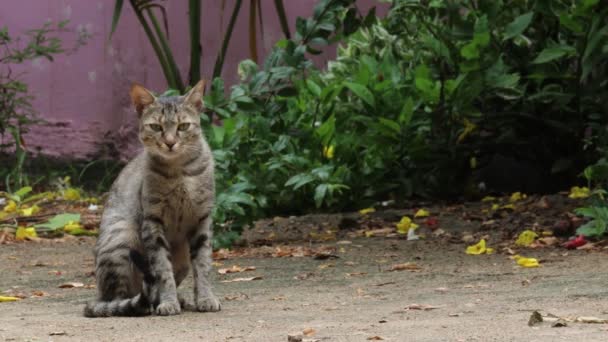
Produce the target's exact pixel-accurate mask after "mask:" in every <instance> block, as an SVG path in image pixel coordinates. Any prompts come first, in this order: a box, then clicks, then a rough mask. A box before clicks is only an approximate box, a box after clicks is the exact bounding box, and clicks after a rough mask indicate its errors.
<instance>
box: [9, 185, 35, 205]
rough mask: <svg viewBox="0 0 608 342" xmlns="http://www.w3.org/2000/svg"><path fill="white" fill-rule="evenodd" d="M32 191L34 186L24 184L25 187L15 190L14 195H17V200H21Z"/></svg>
mask: <svg viewBox="0 0 608 342" xmlns="http://www.w3.org/2000/svg"><path fill="white" fill-rule="evenodd" d="M30 192H32V187H31V186H24V187H23V188H21V189H19V190H17V191H15V193H14V194H13V196H14V197H15V198H14V199H15V200H16V201H17V202H20V201H21V200H23V198H24V197H25V195H27V194H29V193H30Z"/></svg>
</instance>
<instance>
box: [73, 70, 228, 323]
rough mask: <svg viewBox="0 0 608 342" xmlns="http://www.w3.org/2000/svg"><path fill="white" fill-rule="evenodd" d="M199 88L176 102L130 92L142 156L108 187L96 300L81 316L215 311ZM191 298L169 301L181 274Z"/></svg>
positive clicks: (210, 176) (135, 89)
mask: <svg viewBox="0 0 608 342" xmlns="http://www.w3.org/2000/svg"><path fill="white" fill-rule="evenodd" d="M204 88H205V83H204V81H200V82H199V83H198V84H196V85H195V86H194V87H193V88H192V90H190V91H189V92H188V93H187V94H186V95H184V96H160V97H155V96H154V95H153V94H152V93H151V92H150V91H149V90H147V89H145V88H144V87H143V86H141V85H139V84H133V86H132V87H131V90H130V96H131V100H132V102H133V105H134V106H135V109H136V111H137V113H138V116H139V139H140V141H141V142H142V144H143V146H144V150H143V151H142V152H141V153H140V154H139V155H138V156H137V157H135V158H134V159H133V160H132V161H131V162H129V163H128V164H127V165H126V166H125V168H124V169H123V170H122V171H121V173H120V175H119V176H118V178H117V179H116V181H115V182H114V184H113V185H112V188H111V190H110V194H109V197H108V201H107V203H106V206H105V209H104V212H103V215H102V219H101V224H100V230H99V238H98V240H97V243H96V245H95V249H94V254H95V263H96V268H95V276H96V279H97V300H96V301H94V302H90V303H88V304H87V305H86V307H85V310H84V315H85V316H87V317H106V316H141V315H148V314H152V313H155V314H157V315H163V316H164V315H176V314H179V313H180V312H181V310H182V309H184V307H188V306H191V307H192V308H193V309H195V310H197V311H219V310H220V309H221V304H220V302H219V300H218V299H217V297H216V296H215V295H214V294H213V291H212V289H211V284H210V281H209V271H210V269H211V252H212V247H211V238H212V227H211V226H212V225H211V211H212V208H213V202H214V196H215V188H214V162H213V156H212V154H211V150H210V148H209V145H208V144H207V142H206V141H205V139H204V137H203V134H202V131H201V126H200V119H199V113H200V111H201V109H202V107H203V102H202V96H203V93H204ZM190 264H191V265H192V273H193V276H194V300H193V301H190V302H187V301H185V300H184V299H182V298H178V296H177V291H176V289H177V287H178V286H179V285H180V283H181V282H182V280H184V278H185V277H186V275H187V274H188V272H189V269H190Z"/></svg>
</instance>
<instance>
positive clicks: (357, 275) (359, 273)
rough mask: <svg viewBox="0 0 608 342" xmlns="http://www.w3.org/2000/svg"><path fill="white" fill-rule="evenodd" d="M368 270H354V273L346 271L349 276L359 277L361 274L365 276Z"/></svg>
mask: <svg viewBox="0 0 608 342" xmlns="http://www.w3.org/2000/svg"><path fill="white" fill-rule="evenodd" d="M366 274H367V272H353V273H346V275H347V276H349V277H359V276H363V275H366Z"/></svg>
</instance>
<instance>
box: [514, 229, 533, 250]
mask: <svg viewBox="0 0 608 342" xmlns="http://www.w3.org/2000/svg"><path fill="white" fill-rule="evenodd" d="M537 237H538V234H536V232H533V231H531V230H524V231H523V232H521V233H520V234H519V236H518V237H517V241H515V244H516V245H518V246H522V247H528V246H530V245H531V244H532V242H534V240H535V239H536V238H537Z"/></svg>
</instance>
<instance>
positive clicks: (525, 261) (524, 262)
mask: <svg viewBox="0 0 608 342" xmlns="http://www.w3.org/2000/svg"><path fill="white" fill-rule="evenodd" d="M513 259H515V262H517V264H518V265H519V266H521V267H539V266H540V264H539V263H538V259H536V258H524V257H522V256H520V255H514V256H513Z"/></svg>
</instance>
